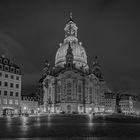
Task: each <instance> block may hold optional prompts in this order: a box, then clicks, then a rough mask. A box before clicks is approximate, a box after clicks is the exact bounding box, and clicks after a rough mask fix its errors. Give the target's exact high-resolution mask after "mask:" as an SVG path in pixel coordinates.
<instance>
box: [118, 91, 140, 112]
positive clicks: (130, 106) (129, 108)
mask: <svg viewBox="0 0 140 140" xmlns="http://www.w3.org/2000/svg"><path fill="white" fill-rule="evenodd" d="M119 105H120V107H121V112H122V113H124V114H136V115H139V114H140V97H139V96H137V95H133V94H130V93H129V92H123V93H121V98H120V102H119Z"/></svg>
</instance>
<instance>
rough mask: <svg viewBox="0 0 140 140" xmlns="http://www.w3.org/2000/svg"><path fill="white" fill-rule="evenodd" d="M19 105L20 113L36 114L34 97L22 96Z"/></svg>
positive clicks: (36, 103)
mask: <svg viewBox="0 0 140 140" xmlns="http://www.w3.org/2000/svg"><path fill="white" fill-rule="evenodd" d="M20 107H21V114H26V113H27V114H37V113H38V111H39V108H38V101H37V99H36V98H35V97H30V96H22V97H21V103H20Z"/></svg>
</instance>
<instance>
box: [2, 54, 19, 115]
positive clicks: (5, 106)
mask: <svg viewBox="0 0 140 140" xmlns="http://www.w3.org/2000/svg"><path fill="white" fill-rule="evenodd" d="M20 101H21V70H20V68H19V66H17V65H16V64H15V63H14V62H13V61H12V60H10V59H8V58H7V57H5V56H4V55H2V56H0V115H11V114H19V113H20Z"/></svg>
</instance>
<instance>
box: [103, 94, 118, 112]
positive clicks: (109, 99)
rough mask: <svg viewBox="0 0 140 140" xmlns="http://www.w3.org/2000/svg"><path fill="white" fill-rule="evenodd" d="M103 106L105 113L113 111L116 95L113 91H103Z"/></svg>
mask: <svg viewBox="0 0 140 140" xmlns="http://www.w3.org/2000/svg"><path fill="white" fill-rule="evenodd" d="M104 107H105V112H106V113H115V107H116V95H115V94H114V93H112V92H109V93H105V97H104Z"/></svg>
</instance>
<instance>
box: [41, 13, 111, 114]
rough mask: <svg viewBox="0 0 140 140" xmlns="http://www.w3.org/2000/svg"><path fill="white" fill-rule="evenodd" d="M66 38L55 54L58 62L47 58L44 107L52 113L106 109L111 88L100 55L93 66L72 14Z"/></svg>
mask: <svg viewBox="0 0 140 140" xmlns="http://www.w3.org/2000/svg"><path fill="white" fill-rule="evenodd" d="M64 31H65V37H64V41H63V43H60V44H59V48H58V50H57V52H56V56H55V65H54V67H50V64H49V62H48V61H47V60H46V61H45V65H44V68H43V72H42V78H41V79H40V83H41V84H42V89H43V95H42V97H43V98H42V100H43V110H44V112H50V113H70V114H71V113H73V114H74V113H76V114H77V113H78V114H81V113H91V112H103V111H104V93H105V92H106V91H105V90H106V89H108V88H107V86H106V82H105V81H104V79H103V76H102V72H101V68H100V65H99V62H98V58H97V56H95V60H94V61H93V65H92V67H91V68H89V66H88V63H87V55H86V51H85V49H84V47H83V46H82V43H81V42H79V41H78V37H77V31H78V27H77V25H76V23H75V22H74V20H73V18H72V15H70V19H69V20H68V22H67V23H66V26H65V28H64Z"/></svg>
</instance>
